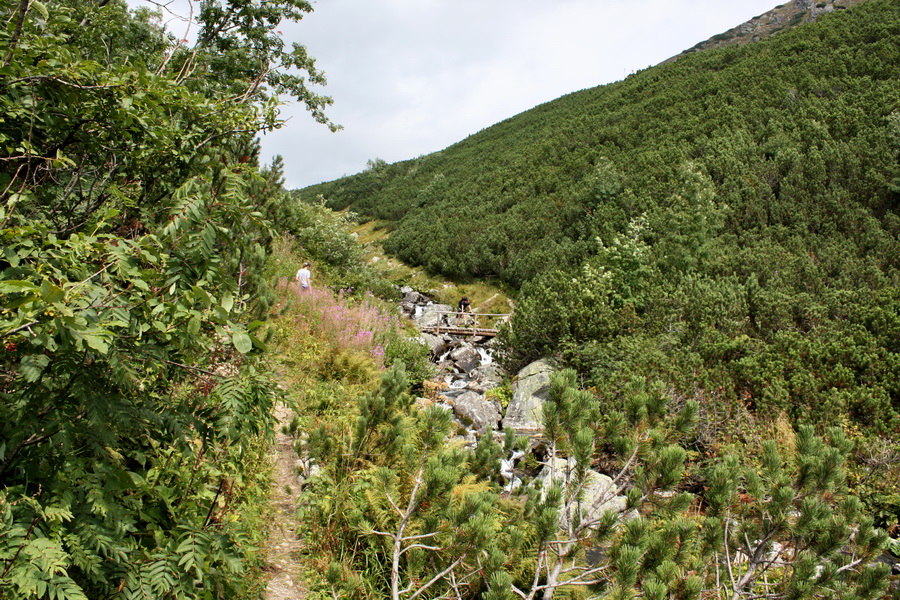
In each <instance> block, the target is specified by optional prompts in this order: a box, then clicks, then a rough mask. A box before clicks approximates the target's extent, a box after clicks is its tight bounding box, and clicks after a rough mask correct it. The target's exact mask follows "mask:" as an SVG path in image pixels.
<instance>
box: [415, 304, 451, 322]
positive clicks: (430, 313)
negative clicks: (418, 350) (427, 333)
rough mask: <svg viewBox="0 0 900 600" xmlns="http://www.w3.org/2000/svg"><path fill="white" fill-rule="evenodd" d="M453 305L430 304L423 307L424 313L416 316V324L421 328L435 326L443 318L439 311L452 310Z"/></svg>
mask: <svg viewBox="0 0 900 600" xmlns="http://www.w3.org/2000/svg"><path fill="white" fill-rule="evenodd" d="M452 310H453V307H452V306H450V305H449V304H429V305H428V306H426V307H424V308H423V309H422V314H420V315H419V316H418V317H416V325H417V326H418V327H419V328H425V327H434V326H435V325H437V324H438V319H440V318H441V315H439V314H438V313H439V312H449V311H452Z"/></svg>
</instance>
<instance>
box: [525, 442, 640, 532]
mask: <svg viewBox="0 0 900 600" xmlns="http://www.w3.org/2000/svg"><path fill="white" fill-rule="evenodd" d="M553 484H559V485H561V486H562V487H563V489H564V490H565V493H564V496H568V494H569V493H570V492H573V491H574V490H569V489H566V488H567V487H568V486H572V485H575V459H573V458H570V459H568V460H566V459H564V458H556V459H554V460H552V461H550V462H549V463H547V464H546V465H544V468H543V469H541V472H540V473H538V476H537V477H536V478H535V480H534V485H537V486H540V490H541V495H542V496H546V494H547V491H548V490H549V489H550V486H551V485H553ZM580 508H581V513H582V515H583V516H582V522H587V521H593V520H595V519H598V518H600V516H601V515H602V514H603V513H604V512H607V511H612V512H614V513H616V514H620V515H621V514H623V513H625V512H626V510H627V509H628V501H627V500H626V499H625V496H618V495H616V488H615V486H614V485H613V480H612V478H610V477H609V476H607V475H604V474H603V473H598V472H597V471H593V470H589V471H588V472H587V473H586V474H585V479H584V481H583V482H582V484H581V502H580ZM630 516H631V515H625V518H629V517H630ZM568 518H569V517H568V515H566V514H560V516H559V525H560V527H562V528H563V529H566V528H567V527H568Z"/></svg>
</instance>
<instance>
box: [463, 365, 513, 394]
mask: <svg viewBox="0 0 900 600" xmlns="http://www.w3.org/2000/svg"><path fill="white" fill-rule="evenodd" d="M504 375H505V373H504V372H503V369H502V368H500V366H498V365H495V364H493V363H491V364H487V365H481V366H479V367H477V368H476V369H473V370H472V371H471V372H470V373H469V377H471V381H470V382H469V388H470V389H473V390H476V391H481V392H486V391H488V390H489V389H492V388H495V387H498V386H500V385H502V384H503V376H504Z"/></svg>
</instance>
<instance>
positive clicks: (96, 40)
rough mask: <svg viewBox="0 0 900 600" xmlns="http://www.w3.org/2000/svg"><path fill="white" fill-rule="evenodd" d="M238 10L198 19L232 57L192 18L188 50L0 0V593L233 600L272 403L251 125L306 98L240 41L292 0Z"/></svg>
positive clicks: (66, 12) (63, 9)
mask: <svg viewBox="0 0 900 600" xmlns="http://www.w3.org/2000/svg"><path fill="white" fill-rule="evenodd" d="M204 6H205V7H206V8H207V9H209V8H211V7H212V5H211V4H205V5H204ZM290 6H293V5H290ZM238 8H239V7H238V5H237V4H229V5H227V8H226V10H225V13H227V15H228V16H225V13H223V14H222V15H219V17H220V18H218V20H217V21H216V23H217V24H218V25H221V26H222V29H221V31H222V32H224V31H227V32H228V33H227V36H226V37H228V41H227V44H226V45H227V46H228V47H229V48H231V49H232V50H235V51H237V49H238V48H239V47H244V48H250V47H252V48H254V49H256V50H258V51H257V52H256V53H255V54H254V53H246V54H244V55H243V56H244V62H241V60H236V56H238V54H240V53H239V52H238V54H233V53H231V52H230V51H229V52H226V51H224V50H223V49H222V48H223V47H222V46H221V44H220V42H223V39H222V38H220V37H219V36H218V34H216V33H211V29H210V27H212V22H211V21H207V20H206V19H208V18H209V19H211V18H212V15H211V14H210V13H208V11H207V12H203V11H201V12H203V15H202V17H201V18H202V19H203V20H204V23H202V29H203V32H204V33H203V35H204V37H203V41H202V42H201V44H200V46H198V47H197V48H195V50H196V52H193V51H189V50H188V49H186V48H184V47H183V44H182V43H181V42H177V41H175V40H173V39H171V38H170V37H169V36H167V35H166V34H165V33H164V31H163V30H162V28H161V26H160V24H159V18H158V16H155V15H153V14H152V13H150V12H147V11H138V12H137V13H134V14H132V13H129V11H128V10H127V7H126V5H125V4H124V2H117V1H112V2H99V3H94V2H80V1H72V2H61V3H52V4H44V3H41V2H36V1H27V0H22V1H20V2H15V3H13V2H5V3H0V16H2V21H3V23H4V25H3V26H2V28H0V47H2V48H3V54H2V55H0V151H2V154H3V160H2V162H0V240H2V243H0V248H2V253H3V254H2V256H0V339H2V354H0V413H2V414H3V419H2V421H0V596H3V597H4V598H6V597H9V598H101V597H127V598H157V597H158V598H163V597H178V598H226V597H227V598H234V597H239V596H240V595H241V594H245V593H246V594H250V593H252V592H251V590H250V589H249V587H248V586H250V585H253V578H252V577H250V575H251V567H252V566H253V560H254V556H255V552H256V549H255V547H254V546H255V545H256V543H257V542H258V538H259V535H260V530H261V527H260V517H259V515H258V514H257V513H258V511H259V508H258V505H259V503H260V497H261V496H262V495H263V494H264V492H265V484H266V469H265V464H266V455H265V443H266V440H267V439H268V437H269V436H270V435H271V433H272V426H273V421H272V419H273V417H272V415H271V412H272V407H273V403H274V399H275V391H274V386H273V385H272V382H271V377H270V376H269V375H267V374H265V373H263V372H261V371H260V370H259V369H258V365H257V361H256V356H255V355H256V353H257V350H259V349H261V348H262V347H263V342H262V340H261V339H260V338H259V337H258V335H257V334H258V333H259V331H260V329H259V328H260V326H261V325H262V323H261V322H260V321H253V320H252V319H251V318H249V317H250V315H251V314H253V312H254V311H262V310H264V309H265V308H266V303H267V301H268V296H267V295H268V292H267V290H266V284H265V282H264V281H263V280H262V279H261V277H260V274H261V271H262V269H261V266H262V263H263V261H264V259H265V255H266V249H267V246H268V244H269V240H270V238H271V230H270V226H269V223H268V221H267V220H266V217H265V215H264V214H263V213H262V212H261V211H260V208H261V207H264V206H265V205H266V200H267V198H268V195H271V194H272V193H274V190H266V189H265V188H264V187H263V186H262V185H261V181H262V179H261V178H260V176H259V175H258V174H256V173H255V171H256V164H255V154H256V147H257V146H256V143H255V142H254V141H253V136H254V135H255V134H256V132H258V131H260V130H262V129H265V128H269V127H273V126H277V124H278V121H277V113H276V111H275V105H276V103H277V99H276V98H275V96H271V97H269V95H270V94H282V93H290V94H292V95H294V96H295V97H299V98H300V99H301V100H304V99H305V100H306V101H307V102H308V104H310V103H311V109H312V108H313V107H321V105H322V103H323V102H324V99H319V98H318V97H316V96H315V95H314V94H311V93H310V92H309V91H308V90H307V89H306V87H305V85H304V84H303V83H302V82H301V81H300V80H291V79H290V77H293V76H290V77H289V76H288V75H287V72H286V71H285V72H283V73H280V74H279V71H280V70H283V69H288V68H292V67H299V68H301V69H304V68H308V69H312V62H311V61H304V60H301V57H300V55H299V54H295V55H294V58H292V59H291V60H290V61H288V60H286V59H285V58H284V56H281V57H280V58H279V56H278V55H276V54H274V53H272V52H273V51H272V48H271V47H266V46H265V45H264V44H263V45H260V44H261V43H262V42H258V40H257V38H259V36H263V34H265V35H264V36H263V37H265V36H268V37H266V40H267V41H266V43H269V44H276V45H277V41H276V40H275V39H274V38H273V36H272V35H271V32H272V30H273V29H274V26H275V25H276V23H277V19H276V20H275V21H274V22H272V18H273V16H275V15H281V17H283V18H296V17H298V16H299V15H297V14H295V12H294V9H289V6H288V5H284V4H278V5H277V6H276V5H274V4H272V3H267V4H266V10H265V11H263V12H261V13H258V14H257V13H254V14H248V13H247V11H243V12H242V11H240V10H238ZM236 16H239V17H240V23H238V22H236V21H235V20H234V18H235V17H236ZM266 32H268V33H266ZM253 40H257V41H253ZM223 43H224V42H223ZM216 48H218V50H217V49H216ZM219 50H221V52H220V51H219ZM259 52H269V53H270V58H272V59H275V60H279V61H280V62H281V66H275V65H274V64H272V63H269V62H268V60H263V61H262V62H260V60H259V59H260V58H262V57H263V54H260V53H259ZM251 57H252V60H251ZM226 59H227V61H226V62H228V64H229V68H230V69H231V71H230V72H229V73H228V74H225V73H224V72H216V67H215V65H216V64H217V61H219V64H224V63H221V61H223V60H226ZM248 67H252V68H250V70H246V68H248ZM270 67H274V69H270ZM254 69H261V71H254ZM260 73H268V75H267V77H268V79H266V80H265V81H263V80H259V78H258V77H257V75H258V74H260ZM279 77H280V78H281V79H278V78H279ZM261 84H267V85H268V86H269V87H268V88H267V89H266V88H265V87H261ZM237 90H240V94H238V95H235V92H236V91H237ZM315 110H318V109H315ZM315 110H314V112H315Z"/></svg>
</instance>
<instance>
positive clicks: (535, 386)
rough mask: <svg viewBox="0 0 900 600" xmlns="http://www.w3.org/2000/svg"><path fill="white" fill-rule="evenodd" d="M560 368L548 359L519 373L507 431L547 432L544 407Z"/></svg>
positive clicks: (536, 362) (508, 412)
mask: <svg viewBox="0 0 900 600" xmlns="http://www.w3.org/2000/svg"><path fill="white" fill-rule="evenodd" d="M555 370H556V366H555V365H554V364H553V362H552V361H550V360H548V359H541V360H538V361H535V362H533V363H531V364H530V365H528V366H527V367H525V368H524V369H522V370H521V371H519V373H518V375H517V376H516V379H515V380H514V381H513V384H512V400H510V402H509V406H507V407H506V415H505V416H504V418H503V428H504V429H505V428H507V427H511V428H512V429H514V430H515V431H516V433H521V434H536V433H541V432H543V430H544V411H543V408H542V407H543V404H544V401H545V400H546V399H547V394H548V393H549V391H550V374H551V373H553V372H554V371H555Z"/></svg>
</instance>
